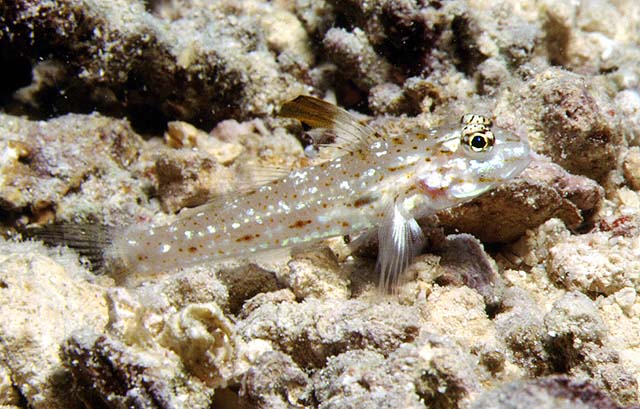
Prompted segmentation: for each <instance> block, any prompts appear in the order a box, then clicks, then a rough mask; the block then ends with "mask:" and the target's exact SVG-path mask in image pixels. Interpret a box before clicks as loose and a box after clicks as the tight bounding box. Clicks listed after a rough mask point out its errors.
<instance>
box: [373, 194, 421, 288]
mask: <svg viewBox="0 0 640 409" xmlns="http://www.w3.org/2000/svg"><path fill="white" fill-rule="evenodd" d="M424 243H425V237H424V233H423V232H422V229H421V228H420V226H419V225H418V222H416V220H415V219H414V218H412V217H407V216H404V215H403V214H402V212H401V211H400V209H398V206H397V205H395V204H393V205H391V206H389V207H388V209H387V212H386V214H385V219H384V221H383V223H382V224H381V225H380V227H379V228H378V262H377V265H376V269H377V270H378V272H379V274H380V282H379V288H380V290H381V291H384V292H388V291H389V290H391V291H395V289H396V288H397V286H398V284H399V279H400V276H401V274H402V272H403V271H404V270H405V269H406V268H407V266H408V265H409V263H410V262H411V259H412V258H413V257H415V256H416V255H418V254H419V252H420V250H422V247H423V246H424Z"/></svg>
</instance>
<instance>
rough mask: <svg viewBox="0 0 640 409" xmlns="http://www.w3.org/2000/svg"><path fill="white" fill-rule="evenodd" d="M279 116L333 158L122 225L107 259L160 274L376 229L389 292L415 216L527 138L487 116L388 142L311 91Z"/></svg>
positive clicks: (501, 163)
mask: <svg viewBox="0 0 640 409" xmlns="http://www.w3.org/2000/svg"><path fill="white" fill-rule="evenodd" d="M281 115H283V116H287V117H292V118H296V119H299V120H300V121H301V122H304V123H307V124H308V125H310V126H312V127H321V128H327V129H331V130H332V131H333V132H335V134H336V136H337V142H336V144H337V146H335V147H334V154H333V155H332V157H331V158H330V159H328V160H326V161H324V162H321V163H318V164H315V165H313V166H309V167H306V168H302V169H296V170H292V171H291V172H289V173H287V174H284V175H282V176H281V177H279V178H276V179H274V180H271V181H269V182H267V183H265V184H263V185H260V186H257V187H255V188H253V189H251V190H249V191H246V192H243V193H239V194H236V195H227V196H225V197H223V198H218V199H214V200H213V201H212V202H210V203H207V204H205V205H202V206H200V207H196V208H193V209H188V210H187V211H185V212H182V213H181V214H179V215H178V216H177V217H176V219H175V220H174V221H173V222H171V223H170V224H168V225H164V226H152V225H133V226H131V227H128V228H126V229H125V230H123V231H121V232H119V233H118V234H116V235H114V239H113V243H112V246H111V248H110V249H109V251H108V255H109V257H111V258H115V259H117V261H118V264H119V265H122V266H124V268H125V269H127V270H129V271H139V272H159V271H167V270H170V269H173V268H176V267H184V266H188V265H192V264H198V263H202V262H206V261H211V260H213V261H215V260H221V259H226V258H230V257H242V256H246V255H249V254H253V253H255V252H259V251H263V250H270V249H277V248H283V247H290V246H296V245H302V244H305V243H310V242H314V241H318V240H321V239H325V238H329V237H333V236H341V235H346V234H359V233H363V232H366V231H371V229H378V239H379V256H378V269H379V270H380V274H381V278H380V286H381V287H382V288H386V289H388V288H392V287H393V286H394V285H395V284H396V283H397V280H398V277H399V275H400V273H401V272H402V270H404V269H405V268H406V266H407V265H408V263H409V261H410V259H411V257H413V256H414V255H415V254H416V253H417V252H418V251H419V250H420V248H421V246H422V241H423V235H422V231H421V229H420V227H419V226H418V224H417V222H416V221H415V219H416V218H419V217H422V216H426V215H429V214H432V213H435V212H437V211H439V210H442V209H446V208H449V207H452V206H455V205H457V204H459V203H462V202H465V201H468V200H471V199H473V198H474V197H476V196H478V195H480V194H482V193H484V192H486V191H487V190H490V189H492V188H493V187H495V186H497V185H499V184H500V183H502V182H504V181H506V180H508V179H510V178H512V177H514V176H516V175H517V174H518V173H520V172H521V171H522V170H523V169H524V168H525V167H526V166H527V165H528V163H529V146H528V144H527V142H526V140H524V139H523V138H521V137H520V136H518V135H515V134H513V133H510V132H508V131H506V130H503V129H499V128H496V127H493V126H492V123H491V121H490V120H489V119H488V118H486V117H484V116H478V115H465V117H463V120H462V121H461V124H455V125H449V126H444V127H438V128H432V129H414V130H413V131H411V132H409V133H407V134H406V135H404V136H402V137H394V138H387V137H385V136H384V135H381V134H379V133H377V132H376V131H374V130H373V129H371V128H369V127H368V126H366V125H363V124H361V123H360V122H358V120H356V119H355V118H354V117H353V116H352V115H351V114H349V113H348V112H346V111H344V110H342V109H340V108H337V107H335V106H334V105H332V104H329V103H327V102H324V101H322V100H319V99H316V98H313V97H308V96H301V97H298V98H296V99H295V100H293V101H291V102H288V103H287V104H285V105H284V106H283V108H282V112H281Z"/></svg>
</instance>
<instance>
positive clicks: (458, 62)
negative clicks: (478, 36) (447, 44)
mask: <svg viewBox="0 0 640 409" xmlns="http://www.w3.org/2000/svg"><path fill="white" fill-rule="evenodd" d="M474 24H475V22H474V21H473V20H472V19H471V18H470V17H469V16H466V15H460V16H456V17H454V18H453V21H452V22H451V31H452V32H453V36H454V40H453V41H454V44H453V49H454V53H455V62H454V64H455V66H456V68H457V69H458V70H459V71H462V72H464V73H465V75H467V76H469V77H470V76H472V75H473V74H474V73H475V71H476V69H477V67H478V66H479V65H480V64H481V63H482V62H484V60H486V59H487V57H486V56H485V55H483V54H482V53H481V52H480V49H479V48H478V45H477V44H476V41H475V38H474V33H476V32H478V30H477V29H475V28H474V27H473V25H474Z"/></svg>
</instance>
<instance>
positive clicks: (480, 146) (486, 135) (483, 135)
mask: <svg viewBox="0 0 640 409" xmlns="http://www.w3.org/2000/svg"><path fill="white" fill-rule="evenodd" d="M461 139H462V142H463V144H464V145H466V146H467V147H468V148H469V149H471V151H472V152H474V153H481V152H486V151H488V150H489V149H491V147H493V145H494V143H495V136H494V135H493V132H491V129H489V128H488V127H487V126H485V125H482V124H468V125H465V126H464V127H462V135H461Z"/></svg>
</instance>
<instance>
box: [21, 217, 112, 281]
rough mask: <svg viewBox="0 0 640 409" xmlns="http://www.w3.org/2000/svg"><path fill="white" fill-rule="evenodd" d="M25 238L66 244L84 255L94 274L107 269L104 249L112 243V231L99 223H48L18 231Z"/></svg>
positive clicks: (47, 243)
mask: <svg viewBox="0 0 640 409" xmlns="http://www.w3.org/2000/svg"><path fill="white" fill-rule="evenodd" d="M20 234H21V235H22V237H23V238H25V239H33V240H40V241H42V242H44V243H45V244H46V245H48V246H67V247H69V248H71V249H73V250H75V251H77V252H78V254H80V256H82V257H84V258H85V259H86V260H87V261H88V262H89V263H90V264H91V270H92V271H93V272H94V273H96V274H103V273H105V272H106V271H107V270H108V269H109V267H110V266H109V262H110V260H109V259H108V258H107V253H106V250H107V249H108V248H109V247H110V246H111V243H112V231H111V229H110V228H109V227H108V226H104V225H100V224H71V223H68V224H65V223H60V224H48V225H44V226H38V227H27V228H25V229H22V230H21V231H20Z"/></svg>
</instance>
